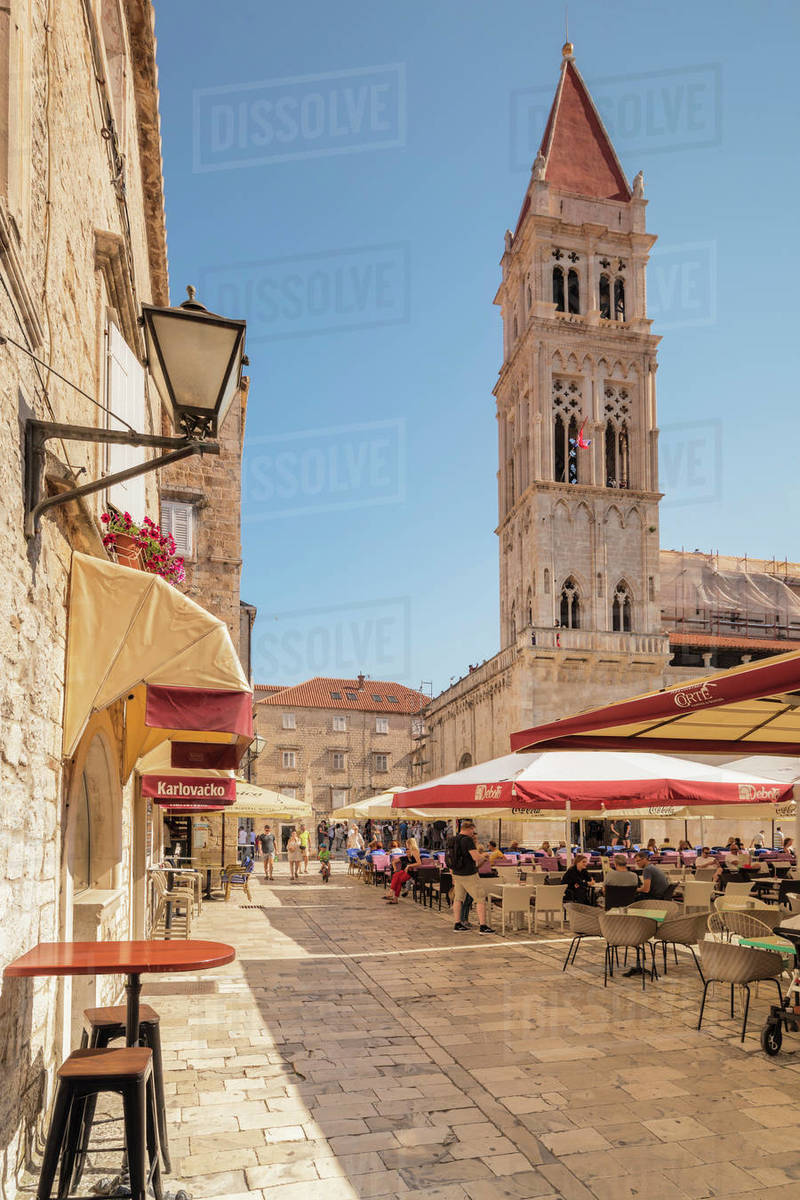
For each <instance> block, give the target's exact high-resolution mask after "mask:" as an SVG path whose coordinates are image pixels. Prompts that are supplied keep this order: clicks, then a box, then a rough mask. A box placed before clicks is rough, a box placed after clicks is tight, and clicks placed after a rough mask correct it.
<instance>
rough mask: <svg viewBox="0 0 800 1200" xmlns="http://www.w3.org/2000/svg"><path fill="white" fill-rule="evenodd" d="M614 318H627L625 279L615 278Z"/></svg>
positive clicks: (616, 319) (620, 319) (622, 319)
mask: <svg viewBox="0 0 800 1200" xmlns="http://www.w3.org/2000/svg"><path fill="white" fill-rule="evenodd" d="M614 320H615V321H624V320H625V280H624V279H615V280H614Z"/></svg>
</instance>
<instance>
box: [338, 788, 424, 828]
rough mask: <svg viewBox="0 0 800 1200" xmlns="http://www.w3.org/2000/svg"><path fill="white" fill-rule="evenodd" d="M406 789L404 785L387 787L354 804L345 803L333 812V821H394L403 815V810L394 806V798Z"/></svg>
mask: <svg viewBox="0 0 800 1200" xmlns="http://www.w3.org/2000/svg"><path fill="white" fill-rule="evenodd" d="M405 790H406V789H405V788H402V787H392V788H387V789H386V791H384V792H380V793H379V794H378V795H377V796H368V797H367V799H366V800H356V801H355V802H354V803H353V804H345V805H343V807H342V808H337V809H336V810H335V811H334V812H332V813H331V820H332V821H351V820H355V821H366V820H367V818H368V817H371V818H372V820H373V821H392V820H396V819H397V818H398V817H401V816H403V810H402V809H397V808H395V807H394V798H395V796H397V795H398V794H399V793H401V792H404V791H405Z"/></svg>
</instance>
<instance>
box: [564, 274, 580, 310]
mask: <svg viewBox="0 0 800 1200" xmlns="http://www.w3.org/2000/svg"><path fill="white" fill-rule="evenodd" d="M567 309H568V310H569V312H571V313H579V312H580V311H581V285H580V280H579V279H578V272H577V271H576V270H575V268H574V267H570V269H569V271H568V272H567Z"/></svg>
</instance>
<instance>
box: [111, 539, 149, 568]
mask: <svg viewBox="0 0 800 1200" xmlns="http://www.w3.org/2000/svg"><path fill="white" fill-rule="evenodd" d="M114 538H115V545H114V551H115V553H116V556H117V562H118V563H119V565H120V566H121V567H133V569H134V570H135V571H140V570H141V569H142V548H141V546H139V545H137V542H136V538H134V537H131V535H130V534H129V533H117V534H115V535H114Z"/></svg>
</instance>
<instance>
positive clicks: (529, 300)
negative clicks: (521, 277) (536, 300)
mask: <svg viewBox="0 0 800 1200" xmlns="http://www.w3.org/2000/svg"><path fill="white" fill-rule="evenodd" d="M531 308H533V292H532V291H531V285H530V283H528V311H530V310H531Z"/></svg>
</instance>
